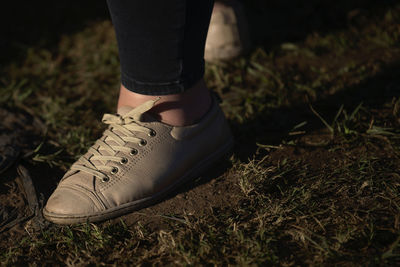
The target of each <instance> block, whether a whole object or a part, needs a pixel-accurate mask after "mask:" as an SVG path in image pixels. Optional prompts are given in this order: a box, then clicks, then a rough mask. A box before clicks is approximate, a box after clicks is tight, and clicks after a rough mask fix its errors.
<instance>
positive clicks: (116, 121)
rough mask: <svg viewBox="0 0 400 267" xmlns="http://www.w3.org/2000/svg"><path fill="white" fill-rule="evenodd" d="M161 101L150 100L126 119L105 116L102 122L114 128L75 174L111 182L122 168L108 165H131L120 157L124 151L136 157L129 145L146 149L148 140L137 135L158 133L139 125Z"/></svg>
mask: <svg viewBox="0 0 400 267" xmlns="http://www.w3.org/2000/svg"><path fill="white" fill-rule="evenodd" d="M158 100H159V98H157V99H155V100H149V101H147V102H145V103H143V104H142V105H140V106H138V107H136V108H134V109H132V110H131V111H129V112H128V113H127V114H124V115H122V116H121V115H119V114H116V115H113V114H105V115H104V116H103V119H102V122H103V123H105V124H108V125H110V127H109V128H108V129H107V130H105V131H104V133H103V137H102V138H100V139H99V140H97V141H96V143H95V144H94V145H93V146H92V147H90V148H89V150H88V153H87V154H86V156H87V155H89V157H88V158H86V157H85V156H82V157H80V158H79V160H78V161H77V162H75V164H73V165H72V167H71V170H78V171H82V172H86V173H89V174H91V175H94V176H96V177H99V178H100V179H102V180H103V181H108V180H109V175H110V174H116V173H117V172H118V167H116V166H109V165H107V163H108V162H110V161H111V162H118V163H120V164H126V163H127V162H128V159H127V158H125V157H120V156H116V154H117V153H118V152H121V151H122V152H125V153H127V154H130V155H135V154H136V153H137V150H136V149H135V148H133V147H129V145H128V143H135V144H139V145H142V146H143V145H146V143H147V142H146V140H144V139H142V138H138V137H135V132H140V133H145V134H147V135H148V136H154V135H155V131H154V130H152V129H149V128H147V127H144V126H141V125H139V124H138V123H137V122H139V121H140V119H141V117H142V115H143V114H144V113H145V112H147V111H149V110H150V109H151V108H152V107H153V106H154V104H155V103H156V102H157V101H158Z"/></svg>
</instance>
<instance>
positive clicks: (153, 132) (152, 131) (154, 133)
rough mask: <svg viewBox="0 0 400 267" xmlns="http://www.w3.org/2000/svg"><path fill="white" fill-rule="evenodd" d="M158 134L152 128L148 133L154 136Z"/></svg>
mask: <svg viewBox="0 0 400 267" xmlns="http://www.w3.org/2000/svg"><path fill="white" fill-rule="evenodd" d="M156 134H157V133H156V131H154V130H150V132H149V133H148V134H147V135H148V136H150V137H154V136H156Z"/></svg>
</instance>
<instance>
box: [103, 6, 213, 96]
mask: <svg viewBox="0 0 400 267" xmlns="http://www.w3.org/2000/svg"><path fill="white" fill-rule="evenodd" d="M213 3H214V0H107V4H108V7H109V10H110V13H111V18H112V21H113V24H114V27H115V31H116V35H117V41H118V49H119V57H120V62H121V83H122V84H123V85H124V86H125V87H126V88H127V89H129V90H130V91H132V92H135V93H139V94H145V95H167V94H178V93H182V92H184V91H185V90H187V89H189V88H190V87H191V86H193V85H194V84H195V83H196V82H198V81H199V80H200V79H201V78H203V75H204V46H205V40H206V36H207V31H208V26H209V23H210V17H211V11H212V7H213Z"/></svg>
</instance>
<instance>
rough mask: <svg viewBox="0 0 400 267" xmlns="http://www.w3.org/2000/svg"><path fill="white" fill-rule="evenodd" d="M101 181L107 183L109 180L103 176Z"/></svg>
mask: <svg viewBox="0 0 400 267" xmlns="http://www.w3.org/2000/svg"><path fill="white" fill-rule="evenodd" d="M101 180H102V181H103V183H107V182H108V181H110V178H109V177H103V179H101Z"/></svg>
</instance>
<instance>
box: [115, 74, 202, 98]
mask: <svg viewBox="0 0 400 267" xmlns="http://www.w3.org/2000/svg"><path fill="white" fill-rule="evenodd" d="M203 76H204V71H203V72H201V73H199V74H197V75H193V76H192V77H190V78H188V79H183V80H178V81H171V82H141V81H138V80H135V79H132V78H131V77H129V76H128V75H126V74H124V73H121V83H122V85H123V86H125V88H126V89H128V90H129V91H131V92H134V93H137V94H141V95H172V94H181V93H183V92H185V91H186V90H187V89H189V88H191V87H192V86H193V85H194V84H195V83H197V82H198V81H199V80H200V79H201V78H203Z"/></svg>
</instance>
